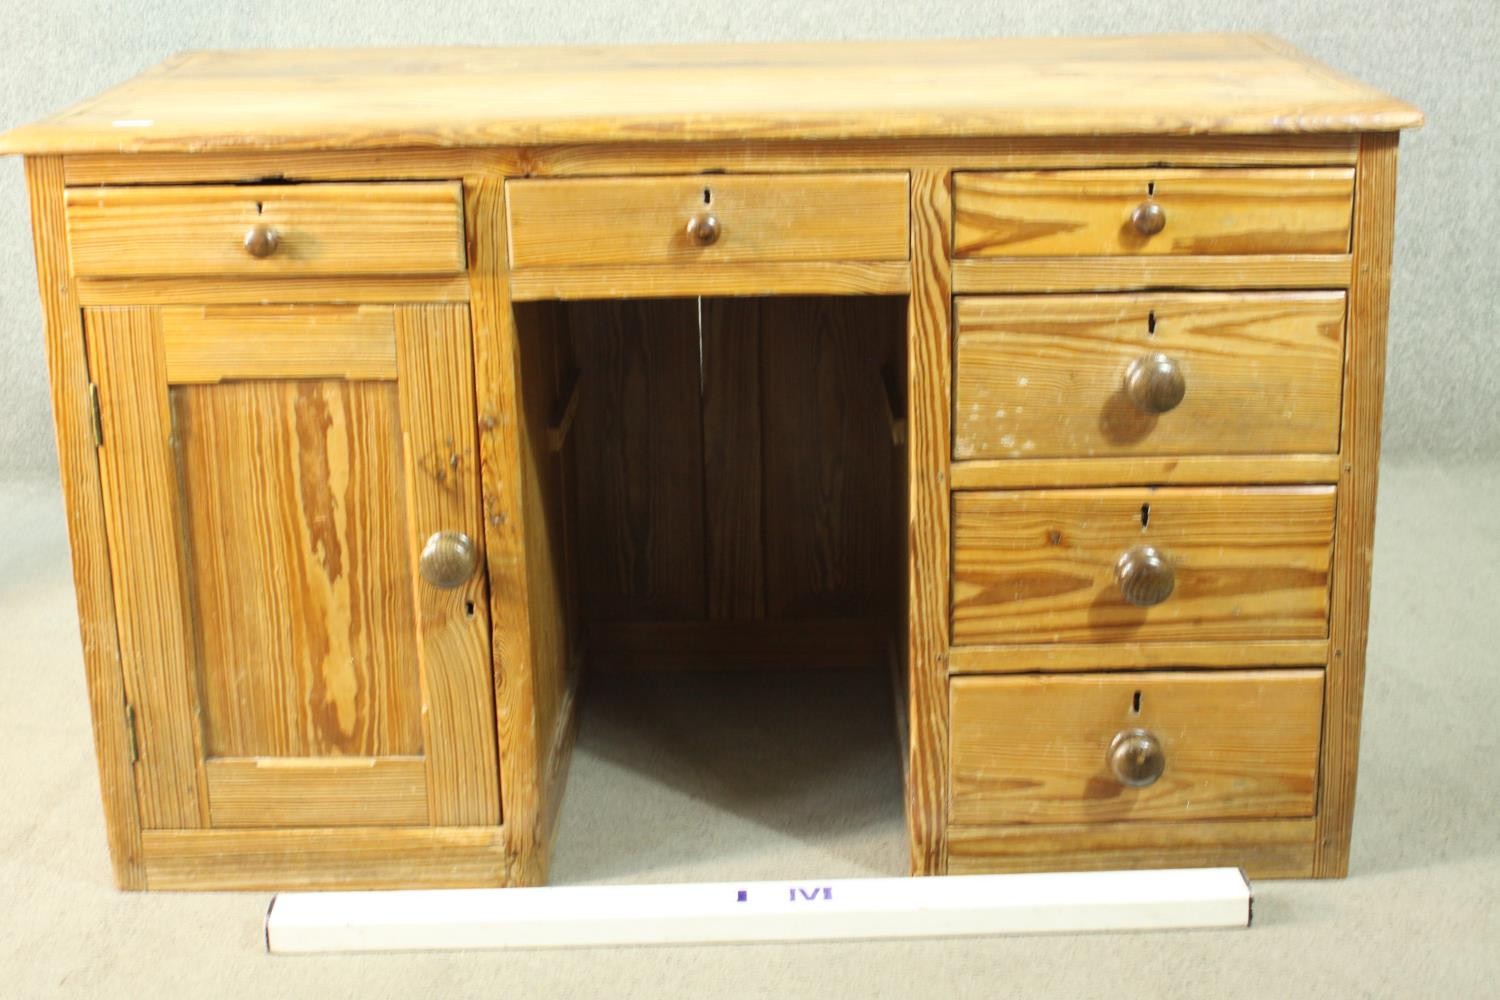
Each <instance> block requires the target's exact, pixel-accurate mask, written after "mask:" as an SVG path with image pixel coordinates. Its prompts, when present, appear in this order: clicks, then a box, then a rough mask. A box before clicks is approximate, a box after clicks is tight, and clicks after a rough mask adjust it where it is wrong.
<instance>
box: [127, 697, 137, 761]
mask: <svg viewBox="0 0 1500 1000" xmlns="http://www.w3.org/2000/svg"><path fill="white" fill-rule="evenodd" d="M125 738H126V740H128V741H129V743H130V763H132V764H134V763H135V762H136V761H138V760H140V759H141V748H140V744H138V743H137V742H136V739H135V706H134V705H132V704H131V703H130V702H128V701H127V702H126V703H125Z"/></svg>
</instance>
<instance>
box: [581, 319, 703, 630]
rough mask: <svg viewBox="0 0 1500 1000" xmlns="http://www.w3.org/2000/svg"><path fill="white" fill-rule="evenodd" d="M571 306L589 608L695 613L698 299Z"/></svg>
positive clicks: (698, 600) (699, 484)
mask: <svg viewBox="0 0 1500 1000" xmlns="http://www.w3.org/2000/svg"><path fill="white" fill-rule="evenodd" d="M567 314H568V321H567V326H568V330H569V332H570V334H571V336H572V343H573V349H574V354H575V356H576V357H578V358H579V359H581V375H580V379H581V381H580V386H579V391H580V392H581V394H582V395H581V396H580V397H579V401H578V412H577V415H576V416H575V418H574V424H573V431H572V433H573V437H574V439H575V442H576V447H577V452H576V462H577V496H578V500H579V511H578V543H579V546H578V549H579V566H578V570H579V585H580V588H581V595H582V601H583V607H584V610H585V615H586V617H588V618H591V619H593V620H598V621H617V620H630V619H642V618H651V619H656V620H662V621H679V620H684V619H686V620H697V619H701V618H702V617H703V615H704V610H705V594H704V586H703V580H704V564H703V420H702V410H701V408H700V405H699V396H700V378H701V376H700V372H699V367H698V309H697V302H696V301H695V300H692V299H663V300H651V301H624V302H581V303H576V304H571V305H569V306H568V307H567Z"/></svg>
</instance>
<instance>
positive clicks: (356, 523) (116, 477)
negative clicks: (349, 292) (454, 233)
mask: <svg viewBox="0 0 1500 1000" xmlns="http://www.w3.org/2000/svg"><path fill="white" fill-rule="evenodd" d="M189 312H191V313H192V314H191V315H187V314H185V313H184V311H183V310H180V309H174V310H154V309H147V308H127V309H98V310H89V311H88V312H87V313H86V329H87V333H88V339H89V347H90V358H91V367H92V370H93V371H94V373H95V380H96V382H97V383H98V385H99V393H100V404H101V416H102V422H103V424H104V444H103V447H102V448H101V450H100V456H101V457H100V464H101V474H102V477H103V479H104V491H105V494H106V504H107V507H108V510H109V512H110V535H111V549H112V552H113V551H115V550H118V556H116V557H115V559H114V574H115V593H116V602H117V604H118V606H119V612H120V613H121V614H122V615H124V616H126V617H128V619H129V622H130V625H129V627H128V628H122V635H121V647H122V655H123V656H124V657H125V658H126V660H127V661H128V663H129V666H128V667H127V680H126V684H127V693H128V696H129V697H130V699H131V702H132V704H133V706H134V707H135V710H136V714H137V720H138V730H139V733H140V745H141V759H140V761H139V763H138V765H137V781H138V790H139V794H140V797H141V800H142V813H143V816H144V817H146V821H145V825H146V826H147V827H151V828H168V829H170V828H192V827H198V826H214V827H243V826H259V827H266V826H272V827H275V826H339V825H356V826H371V825H426V824H428V823H432V824H435V825H487V824H494V823H498V822H499V787H498V767H497V761H496V753H495V736H494V722H493V701H492V694H491V679H490V669H489V638H488V636H489V629H488V621H487V615H486V607H487V604H486V600H485V593H484V581H483V574H482V573H480V572H477V571H476V572H474V573H472V574H471V575H470V576H469V578H468V579H467V580H466V581H464V582H462V583H461V584H460V585H459V586H457V587H455V588H453V589H449V590H439V589H437V588H436V587H434V586H432V585H431V584H429V583H427V582H426V581H425V580H424V579H423V577H422V576H421V574H420V573H419V572H418V569H417V567H418V562H417V559H418V553H419V552H420V551H421V548H422V546H423V544H424V543H425V542H426V539H427V537H428V536H429V535H430V534H432V533H433V532H437V531H462V532H464V533H465V534H467V535H469V536H470V538H472V539H474V540H476V542H477V541H478V540H480V539H482V537H483V533H482V531H481V530H480V529H481V522H480V509H479V485H478V468H477V450H476V440H475V429H474V400H473V377H472V369H471V360H470V357H471V356H470V345H469V328H468V313H467V308H466V307H464V306H451V305H440V306H411V307H405V306H400V307H395V308H392V307H328V306H319V307H285V306H282V307H246V308H224V307H219V308H215V309H207V308H205V309H201V310H198V309H195V310H190V311H189ZM299 330H302V331H305V333H306V339H305V341H304V342H299V341H298V340H297V332H298V331H299ZM236 331H239V334H240V336H238V337H236V336H235V333H236ZM257 342H259V343H260V344H261V345H262V348H263V349H262V350H261V351H260V352H257V351H256V349H255V344H256V343H257ZM345 344H348V345H358V346H359V348H360V351H359V352H358V357H363V358H364V359H365V360H364V361H361V362H360V363H357V364H340V363H339V361H340V360H341V358H347V357H348V356H349V355H346V354H345V353H344V352H343V351H341V350H340V349H339V348H340V347H341V346H342V345H345Z"/></svg>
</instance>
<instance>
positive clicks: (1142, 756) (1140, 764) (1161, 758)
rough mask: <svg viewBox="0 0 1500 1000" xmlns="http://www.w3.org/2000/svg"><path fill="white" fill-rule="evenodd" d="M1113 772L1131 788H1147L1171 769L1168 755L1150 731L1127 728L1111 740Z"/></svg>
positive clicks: (1107, 758)
mask: <svg viewBox="0 0 1500 1000" xmlns="http://www.w3.org/2000/svg"><path fill="white" fill-rule="evenodd" d="M1105 759H1106V760H1108V761H1109V770H1110V772H1111V773H1112V774H1113V775H1114V776H1115V780H1116V781H1118V782H1119V783H1120V784H1122V785H1124V786H1126V787H1127V788H1145V787H1146V786H1147V785H1150V784H1152V783H1154V782H1155V781H1156V779H1157V778H1160V777H1161V776H1162V772H1163V771H1165V770H1166V769H1167V753H1166V751H1165V750H1163V749H1162V745H1161V740H1159V739H1157V738H1156V734H1155V733H1153V732H1151V731H1150V730H1149V729H1124V730H1121V731H1120V732H1118V733H1116V734H1115V738H1114V739H1113V740H1111V741H1110V744H1109V753H1108V754H1106V755H1105Z"/></svg>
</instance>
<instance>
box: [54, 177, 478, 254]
mask: <svg viewBox="0 0 1500 1000" xmlns="http://www.w3.org/2000/svg"><path fill="white" fill-rule="evenodd" d="M67 218H68V249H69V253H70V254H71V257H72V265H73V273H74V274H75V275H77V276H78V277H90V278H143V277H174V276H181V277H199V276H202V277H229V278H249V277H300V276H307V277H316V276H320V275H363V274H390V275H398V274H455V273H458V272H461V271H463V270H464V267H465V253H464V225H463V192H462V188H461V186H460V185H459V184H458V182H456V181H454V182H440V183H392V184H379V183H377V184H265V185H259V184H257V185H245V186H205V187H102V188H70V189H69V190H68V192H67Z"/></svg>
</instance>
